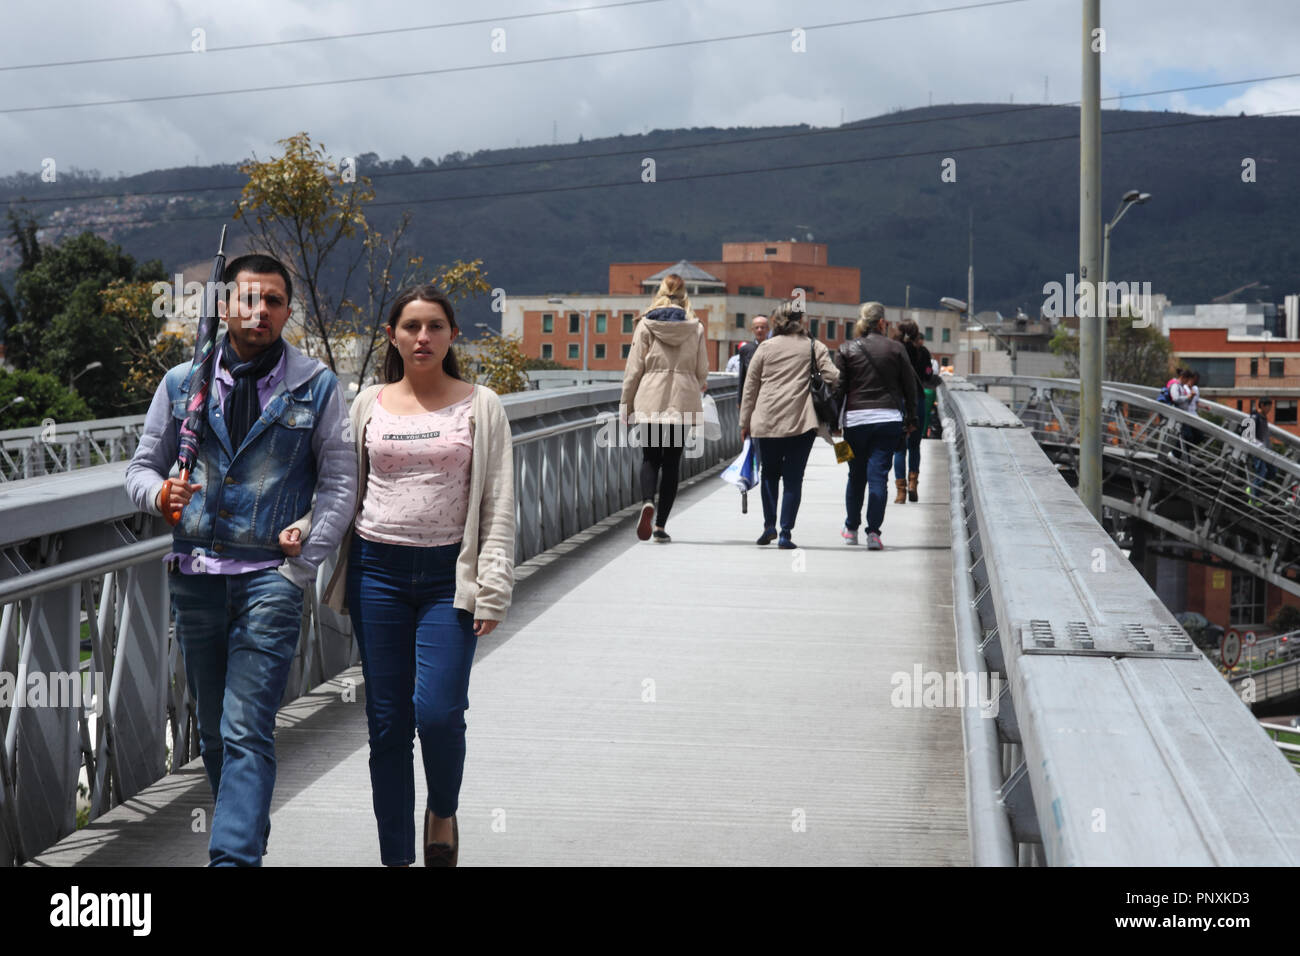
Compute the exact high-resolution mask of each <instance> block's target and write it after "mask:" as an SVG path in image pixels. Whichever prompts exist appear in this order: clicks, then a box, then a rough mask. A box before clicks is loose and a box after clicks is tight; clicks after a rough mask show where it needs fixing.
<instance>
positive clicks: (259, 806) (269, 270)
mask: <svg viewBox="0 0 1300 956" xmlns="http://www.w3.org/2000/svg"><path fill="white" fill-rule="evenodd" d="M222 278H223V281H224V282H225V283H227V284H228V285H227V290H228V291H227V293H226V299H225V301H222V302H219V306H220V307H224V317H225V320H226V334H225V335H224V336H222V337H221V338H219V339H218V340H217V342H216V344H215V351H216V360H215V362H216V364H215V367H214V370H213V374H212V389H211V393H210V395H209V398H208V402H209V405H208V413H207V422H208V424H207V428H206V430H205V432H204V434H203V435H202V436H201V440H200V444H199V456H198V460H197V461H196V463H195V466H194V471H193V474H192V478H193V482H192V483H190V484H188V485H186V484H181V483H179V482H171V483H168V484H165V483H164V481H163V479H164V478H165V477H166V476H167V474H168V472H169V470H170V469H171V468H172V466H173V465H174V464H175V462H176V453H177V446H178V442H179V428H180V424H181V421H182V419H183V418H184V416H185V402H186V383H187V375H188V372H189V370H190V368H191V363H188V362H187V363H185V364H184V365H178V366H176V367H175V368H173V369H171V370H170V371H169V372H167V374H166V375H165V376H163V380H162V383H161V384H160V385H159V386H158V391H157V392H155V393H154V397H153V404H152V405H150V406H149V413H148V415H147V416H146V418H145V424H144V433H143V434H142V435H141V437H140V444H139V446H138V447H137V449H136V453H135V456H134V457H133V458H132V459H131V464H130V465H129V466H128V467H127V470H126V489H127V492H128V494H130V496H131V499H132V500H133V501H134V502H135V504H136V506H137V507H138V508H140V509H141V510H142V511H148V512H151V513H152V514H161V513H162V511H163V509H164V507H166V508H167V509H168V510H175V509H177V508H180V509H183V510H182V511H181V517H180V522H179V523H178V524H177V525H176V530H175V531H174V532H173V535H172V541H173V545H172V553H171V554H169V555H167V560H168V569H169V572H170V573H169V574H168V584H169V586H170V590H171V598H172V612H173V614H174V615H175V619H176V639H177V641H178V642H179V644H180V647H181V653H182V655H183V656H184V659H185V676H186V678H187V679H188V681H189V686H190V692H191V693H192V694H193V696H194V699H195V703H196V706H197V709H198V720H199V741H200V751H201V753H202V755H203V766H204V769H205V770H206V771H207V776H208V783H209V785H210V786H211V787H212V795H213V797H214V798H215V800H216V810H215V811H214V813H213V816H212V832H211V837H210V839H209V842H208V856H209V858H210V860H211V863H212V865H213V866H258V865H260V864H261V861H262V857H263V855H265V853H266V845H267V838H268V836H269V834H270V832H271V822H270V809H271V792H272V790H273V788H274V786H275V713H276V710H277V709H278V708H279V706H280V701H281V698H282V697H283V696H284V690H285V685H286V683H287V682H288V677H289V665H290V664H291V662H292V660H293V654H294V649H295V648H296V647H297V646H298V634H299V631H300V630H301V628H302V613H303V589H304V588H306V587H310V586H314V582H315V579H316V568H317V566H318V565H319V564H320V563H321V561H323V560H324V559H325V557H326V556H327V555H328V554H329V553H330V552H331V551H333V550H334V549H335V548H336V547H338V544H339V541H340V540H341V539H342V536H343V528H344V526H345V525H346V524H347V521H348V519H349V517H350V516H351V514H352V509H353V507H354V504H355V501H356V491H357V477H356V466H355V464H354V463H353V450H352V447H351V442H350V440H349V439H348V437H347V433H346V431H345V428H344V426H345V424H346V415H345V409H344V404H343V397H342V395H341V394H340V391H339V387H338V380H337V379H336V378H335V377H334V373H333V372H331V371H330V370H329V369H327V368H326V367H325V366H324V365H323V364H321V363H320V362H318V361H317V360H316V359H313V358H308V357H307V356H306V355H303V354H302V353H301V352H299V351H298V350H297V349H295V348H294V347H293V346H291V345H289V344H287V343H286V342H285V341H284V340H283V339H282V338H281V337H280V334H281V332H282V331H283V329H284V326H285V324H286V323H287V322H288V321H289V303H290V296H291V295H292V284H291V281H290V278H289V273H288V271H287V270H286V269H285V267H284V265H283V264H281V263H280V262H279V261H277V260H276V259H273V258H271V257H270V256H264V255H248V256H240V257H238V258H236V259H233V260H232V261H231V262H230V263H229V264H228V265H227V266H226V270H225V273H224V274H223V277H222ZM164 489H167V490H168V492H169V493H168V499H167V500H166V501H164V500H163V498H162V494H163V491H164ZM313 494H314V495H315V499H316V502H315V507H316V511H317V514H319V515H320V516H321V520H320V521H319V522H318V525H317V531H316V535H315V536H314V538H313V539H312V541H311V542H310V543H308V544H307V546H306V547H305V548H302V549H300V550H299V551H297V552H295V553H294V554H293V555H292V556H290V557H289V558H288V559H286V558H285V556H284V554H283V553H282V551H281V548H280V545H279V543H278V534H279V533H280V529H281V528H283V527H284V526H285V525H287V524H288V523H289V522H291V521H294V520H297V519H298V518H300V517H301V516H302V512H303V511H305V510H307V508H308V505H309V503H310V502H311V500H312V497H313Z"/></svg>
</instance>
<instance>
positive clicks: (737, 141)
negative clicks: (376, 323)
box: [8, 73, 1300, 205]
mask: <svg viewBox="0 0 1300 956" xmlns="http://www.w3.org/2000/svg"><path fill="white" fill-rule="evenodd" d="M1297 77H1300V73H1278V74H1274V75H1273V76H1254V77H1247V78H1245V79H1240V80H1224V81H1222V82H1219V83H1200V84H1197V85H1195V86H1182V87H1171V88H1168V89H1163V90H1147V91H1145V92H1138V93H1124V94H1122V95H1115V96H1103V97H1102V100H1103V101H1109V100H1121V99H1125V98H1128V99H1136V98H1142V97H1148V96H1163V95H1166V94H1169V93H1185V92H1190V91H1192V90H1204V89H1211V88H1217V87H1225V86H1242V85H1245V84H1247V83H1267V82H1272V81H1275V80H1287V79H1294V78H1297ZM1078 105H1079V101H1078V100H1072V101H1069V102H1062V103H1034V104H1023V105H1017V106H1002V107H998V108H997V109H992V110H979V111H976V112H967V113H958V114H956V115H948V116H925V117H917V118H914V119H906V120H889V121H886V122H874V121H871V122H869V123H867V124H865V125H857V126H839V127H833V128H829V129H810V130H800V131H799V132H795V133H771V134H767V135H763V136H740V137H732V138H729V139H718V140H709V141H707V142H703V143H681V144H678V145H675V146H672V145H665V146H655V147H654V150H655V152H656V153H670V152H678V151H681V150H687V149H712V148H716V147H722V146H747V145H753V144H755V143H770V142H777V141H781V140H787V139H805V138H807V137H810V136H831V135H841V134H847V133H869V132H874V131H876V130H881V129H891V128H896V127H900V126H924V125H928V124H931V123H954V122H958V121H961V120H968V119H979V118H984V117H989V116H1001V115H1004V114H1007V113H1029V112H1033V111H1035V110H1045V109H1059V108H1061V107H1068V106H1078ZM1279 112H1282V113H1286V112H1290V111H1289V110H1280V111H1279ZM1255 115H1257V116H1268V115H1271V114H1268V113H1259V114H1255ZM644 153H645V147H644V146H642V147H638V148H635V149H616V150H606V151H604V152H600V153H578V154H575V155H568V156H547V157H545V158H537V157H533V158H530V159H507V160H499V161H497V162H491V163H468V164H465V165H461V166H446V167H438V168H436V169H409V170H388V171H384V172H375V173H363V174H364V175H366V176H368V177H369V178H370V179H371V180H377V179H388V178H392V177H398V176H436V175H441V174H445V173H466V172H475V171H477V170H484V169H504V168H509V167H515V166H535V165H537V164H538V163H542V162H545V163H561V162H578V161H586V160H599V159H606V158H611V157H615V158H616V157H620V156H638V155H643V154H644ZM243 187H244V181H240V182H233V183H213V184H212V185H209V186H184V187H180V188H176V189H152V190H142V191H139V192H127V193H91V194H82V195H76V196H48V197H40V198H30V199H28V198H24V199H22V200H14V199H11V200H8V203H9V205H14V204H15V203H19V202H22V203H29V202H32V203H45V202H92V201H96V200H101V199H126V198H134V197H137V196H179V195H185V194H188V193H198V192H213V191H216V190H222V189H242V188H243Z"/></svg>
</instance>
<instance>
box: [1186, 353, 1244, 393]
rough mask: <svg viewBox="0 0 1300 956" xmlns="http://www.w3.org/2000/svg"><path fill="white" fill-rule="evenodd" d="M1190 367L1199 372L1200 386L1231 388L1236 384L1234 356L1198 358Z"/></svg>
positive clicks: (1235, 361)
mask: <svg viewBox="0 0 1300 956" xmlns="http://www.w3.org/2000/svg"><path fill="white" fill-rule="evenodd" d="M1193 362H1194V364H1193V365H1192V368H1194V369H1195V370H1196V371H1198V372H1200V373H1201V388H1232V387H1233V386H1234V385H1236V384H1237V360H1236V359H1235V358H1198V359H1194V360H1193Z"/></svg>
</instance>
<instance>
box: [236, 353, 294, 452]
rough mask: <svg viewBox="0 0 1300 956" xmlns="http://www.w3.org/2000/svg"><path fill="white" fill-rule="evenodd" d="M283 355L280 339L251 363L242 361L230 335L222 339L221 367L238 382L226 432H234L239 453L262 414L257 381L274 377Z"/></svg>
mask: <svg viewBox="0 0 1300 956" xmlns="http://www.w3.org/2000/svg"><path fill="white" fill-rule="evenodd" d="M282 355H284V340H283V339H276V340H275V341H274V342H272V343H271V344H270V345H269V346H267V348H266V350H265V351H264V352H262V353H261V354H260V355H258V356H257V357H256V358H254V359H253V360H252V361H251V362H245V361H242V360H241V359H240V357H239V356H238V355H236V354H235V350H234V348H232V347H231V345H230V336H229V335H227V336H226V337H225V338H224V339H222V340H221V364H222V365H224V366H225V367H226V371H228V372H230V375H231V377H232V378H233V379H234V380H235V384H234V387H233V388H231V390H230V394H229V395H227V396H226V409H225V411H226V429H227V430H228V431H229V432H230V444H231V447H232V448H234V450H235V451H239V446H240V445H242V444H243V443H244V439H245V438H246V437H248V433H249V432H250V431H252V429H253V426H254V425H255V424H256V423H257V419H258V418H259V417H260V416H261V414H262V403H261V402H260V401H259V400H258V397H257V382H258V380H259V379H262V378H265V377H266V376H267V375H268V374H270V372H271V369H273V368H275V366H276V363H277V362H279V361H280V357H281V356H282Z"/></svg>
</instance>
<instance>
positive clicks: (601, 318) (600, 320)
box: [596, 312, 609, 333]
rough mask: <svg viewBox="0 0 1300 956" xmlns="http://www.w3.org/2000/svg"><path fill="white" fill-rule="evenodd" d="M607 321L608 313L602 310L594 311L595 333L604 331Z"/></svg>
mask: <svg viewBox="0 0 1300 956" xmlns="http://www.w3.org/2000/svg"><path fill="white" fill-rule="evenodd" d="M608 322H609V316H608V315H606V314H605V313H604V312H597V313H596V332H597V333H600V332H604V331H605V325H606V324H607V323H608Z"/></svg>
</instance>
